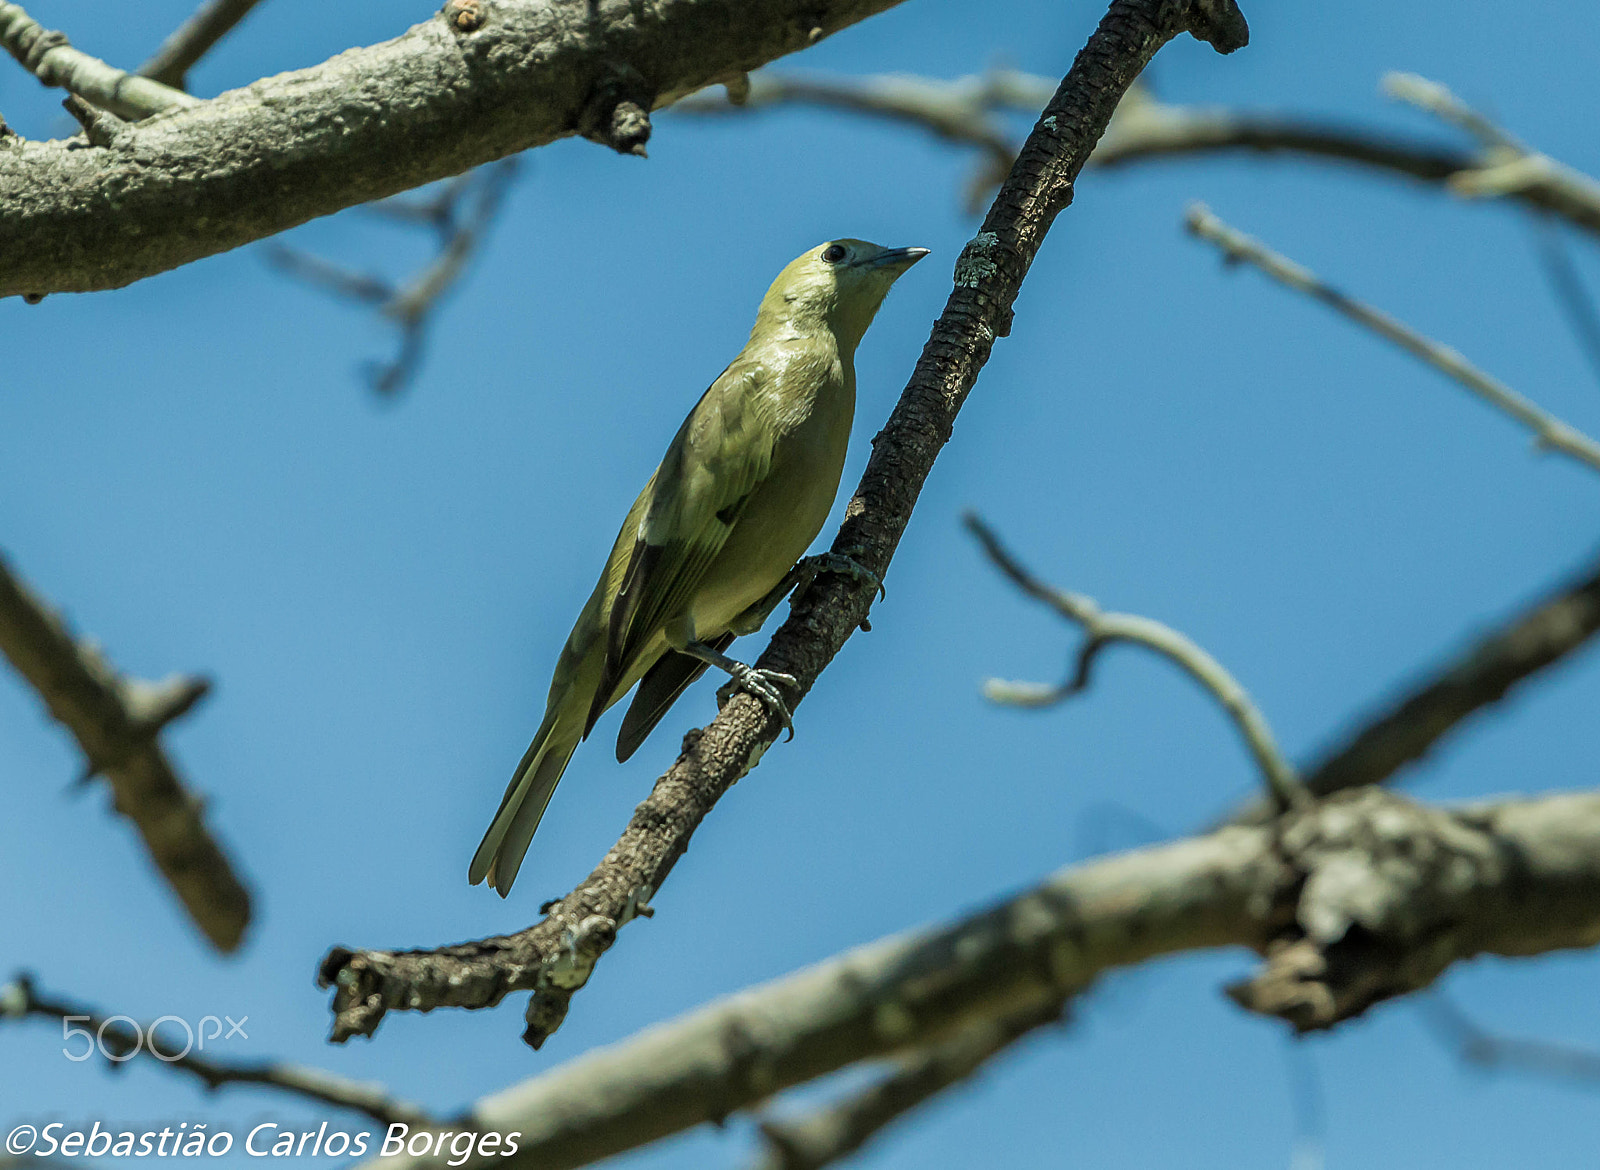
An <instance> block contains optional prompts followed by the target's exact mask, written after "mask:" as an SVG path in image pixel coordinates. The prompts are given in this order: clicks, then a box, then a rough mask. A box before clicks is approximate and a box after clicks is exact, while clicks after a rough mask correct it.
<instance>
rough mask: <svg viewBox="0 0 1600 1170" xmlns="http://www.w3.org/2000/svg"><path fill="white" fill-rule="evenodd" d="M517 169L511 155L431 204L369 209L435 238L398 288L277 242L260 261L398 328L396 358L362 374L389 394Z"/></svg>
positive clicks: (418, 350)
mask: <svg viewBox="0 0 1600 1170" xmlns="http://www.w3.org/2000/svg"><path fill="white" fill-rule="evenodd" d="M517 166H518V164H517V160H516V159H515V158H508V159H502V160H501V161H500V162H497V163H491V164H490V165H488V166H486V167H482V168H480V169H479V170H477V171H474V172H472V173H470V174H467V175H462V176H459V177H458V178H456V179H452V180H451V181H450V182H449V183H447V184H445V185H444V188H443V190H441V191H440V192H439V193H438V194H437V195H436V196H435V197H434V198H432V199H429V200H426V201H419V200H415V199H389V200H383V201H381V202H379V203H375V204H373V205H372V208H371V209H372V210H373V211H377V212H379V213H381V214H384V215H387V216H389V217H390V218H391V219H394V220H395V221H396V222H399V223H403V224H408V225H412V226H423V227H427V228H431V229H432V230H433V231H435V232H436V233H437V234H438V236H439V252H438V254H437V255H436V256H435V257H434V258H433V260H431V261H430V262H429V263H428V264H427V266H426V267H424V268H423V269H422V270H421V271H420V272H418V273H417V274H416V275H415V276H413V277H411V279H409V280H408V281H406V283H405V284H403V285H396V284H395V283H393V282H392V281H390V280H389V279H388V278H386V277H383V276H376V275H373V274H371V273H363V272H356V271H354V270H352V269H349V268H346V267H344V266H343V265H340V264H335V263H333V262H331V261H328V260H323V259H322V258H320V257H318V256H313V255H310V254H309V253H306V252H301V251H299V250H297V249H294V248H287V247H284V246H283V245H281V244H274V245H272V246H270V247H269V248H268V250H267V259H268V261H269V262H270V263H272V264H274V265H276V266H277V267H279V268H281V269H282V270H283V271H285V272H287V273H289V274H290V275H292V276H295V277H298V278H299V279H301V280H303V281H305V282H306V283H308V284H312V285H315V286H317V287H319V288H322V289H324V290H326V291H327V292H330V293H332V294H333V295H334V296H338V297H342V298H344V299H346V300H353V301H359V302H361V303H363V304H368V305H372V306H374V307H375V308H377V310H378V312H379V313H381V314H382V315H383V316H384V317H386V318H388V319H389V320H390V321H392V322H393V323H394V324H395V326H396V327H397V328H398V329H399V331H400V349H399V352H398V354H397V355H396V356H395V358H394V359H393V360H391V361H388V362H373V363H371V364H370V365H369V366H368V367H367V370H366V373H367V380H368V382H369V383H370V384H371V386H372V388H373V389H374V390H376V391H377V392H378V393H379V394H383V395H392V394H394V393H396V392H398V391H399V390H401V389H403V388H404V387H405V386H406V385H407V384H408V383H409V382H410V380H411V378H412V377H413V375H415V373H416V371H417V368H418V367H419V366H420V365H421V362H422V358H423V354H424V352H425V349H426V341H427V330H428V326H429V324H430V323H431V321H432V316H433V312H434V310H435V309H436V308H438V306H439V304H440V303H441V302H442V301H443V299H444V297H445V294H446V293H448V292H450V291H451V289H453V288H454V287H455V286H456V284H457V283H458V282H459V281H460V279H461V276H462V274H463V273H464V272H465V271H466V268H467V263H468V261H470V260H471V259H472V256H473V255H474V253H475V252H476V251H477V249H478V246H479V245H480V244H481V243H482V242H483V238H484V235H485V233H486V232H487V231H488V229H489V227H490V226H491V225H492V224H493V223H494V220H495V217H496V216H497V215H498V214H499V211H500V208H501V205H502V204H503V202H504V200H505V196H506V192H507V191H508V190H509V189H510V186H511V181H512V179H513V178H514V177H515V176H516V173H517Z"/></svg>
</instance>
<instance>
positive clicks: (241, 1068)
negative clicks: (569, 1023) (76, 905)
mask: <svg viewBox="0 0 1600 1170" xmlns="http://www.w3.org/2000/svg"><path fill="white" fill-rule="evenodd" d="M28 1016H38V1017H41V1018H43V1019H50V1020H61V1021H66V1020H71V1021H74V1022H81V1023H83V1024H84V1025H85V1026H86V1027H87V1029H88V1030H89V1032H90V1033H92V1034H93V1035H94V1037H95V1038H96V1041H97V1042H98V1046H99V1047H100V1048H101V1050H102V1051H103V1052H104V1054H105V1056H106V1059H108V1060H111V1061H114V1062H116V1063H121V1062H122V1061H125V1060H132V1059H134V1058H135V1057H140V1058H143V1059H145V1060H153V1061H155V1062H156V1063H157V1064H159V1065H162V1066H165V1067H166V1068H172V1069H177V1070H179V1071H180V1072H184V1073H187V1074H189V1075H190V1076H192V1077H194V1078H195V1079H197V1080H198V1081H200V1083H201V1084H203V1085H204V1086H205V1087H206V1088H207V1089H210V1090H212V1091H215V1090H217V1089H220V1088H223V1087H224V1086H227V1085H258V1086H263V1087H266V1088H271V1089H279V1090H282V1091H283V1092H285V1093H291V1094H294V1095H295V1096H297V1097H303V1098H305V1099H306V1100H310V1101H316V1102H318V1103H319V1104H323V1105H332V1106H335V1107H336V1108H339V1109H351V1110H354V1111H355V1112H357V1113H364V1114H366V1115H367V1116H368V1117H370V1118H372V1119H373V1120H374V1121H377V1122H381V1123H382V1124H384V1125H390V1124H393V1123H394V1122H397V1121H398V1122H402V1123H404V1124H406V1125H428V1124H430V1122H431V1119H430V1118H429V1116H428V1114H427V1113H425V1112H423V1110H421V1109H419V1108H418V1107H417V1106H415V1105H410V1104H408V1103H406V1102H404V1101H397V1100H396V1099H395V1098H393V1097H391V1096H390V1095H389V1094H388V1092H387V1091H385V1090H384V1089H383V1087H382V1086H380V1085H370V1084H362V1083H361V1082H359V1081H352V1080H349V1079H347V1078H345V1077H341V1076H339V1075H338V1074H336V1073H331V1072H327V1071H325V1070H323V1069H320V1068H309V1067H307V1066H305V1065H298V1064H282V1063H279V1062H277V1061H228V1060H216V1059H214V1058H212V1057H209V1056H204V1055H201V1054H200V1052H199V1051H198V1050H194V1048H193V1042H194V1036H193V1034H192V1033H186V1035H185V1044H184V1046H183V1047H181V1048H180V1047H178V1046H177V1045H176V1044H174V1043H172V1039H171V1037H170V1036H163V1035H162V1034H161V1031H160V1028H159V1027H158V1025H159V1024H160V1023H161V1021H160V1020H157V1021H156V1022H155V1023H154V1024H150V1025H147V1026H145V1027H139V1028H138V1031H137V1032H135V1031H134V1029H133V1028H130V1027H128V1025H126V1024H123V1023H120V1022H119V1020H121V1019H125V1018H126V1017H120V1016H111V1017H109V1018H107V1017H106V1016H104V1015H102V1014H101V1013H100V1012H97V1011H95V1010H93V1009H92V1008H89V1007H86V1006H85V1005H83V1004H79V1003H73V1002H72V1001H70V1000H63V999H56V998H54V997H51V996H44V995H40V994H39V992H38V991H37V990H36V989H35V988H34V985H33V980H32V979H31V978H30V977H29V976H27V975H25V974H24V975H19V976H17V978H16V979H14V980H13V981H12V982H10V983H8V984H6V985H5V986H3V987H0V1019H5V1018H7V1017H10V1018H12V1019H25V1018H26V1017H28ZM179 1022H180V1023H183V1024H184V1025H185V1027H186V1028H188V1027H189V1025H188V1023H187V1021H179ZM135 1027H137V1025H135ZM219 1028H220V1025H219ZM202 1044H203V1040H202Z"/></svg>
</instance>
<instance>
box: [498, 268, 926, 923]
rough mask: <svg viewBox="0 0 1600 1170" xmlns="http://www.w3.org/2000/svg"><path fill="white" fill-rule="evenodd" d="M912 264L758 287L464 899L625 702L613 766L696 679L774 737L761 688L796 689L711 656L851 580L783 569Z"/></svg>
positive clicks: (644, 505)
mask: <svg viewBox="0 0 1600 1170" xmlns="http://www.w3.org/2000/svg"><path fill="white" fill-rule="evenodd" d="M927 254H928V250H927V249H926V248H882V247H879V246H878V245H877V244H869V243H866V242H865V241H863V240H833V241H830V242H829V243H826V244H823V245H821V246H820V247H816V248H812V249H811V250H810V251H808V252H806V253H805V255H803V256H801V257H799V258H798V259H797V260H795V261H794V262H793V263H791V264H790V265H789V266H788V267H786V268H785V269H784V270H783V271H782V272H781V273H779V274H778V279H777V280H775V281H773V282H772V287H771V288H770V289H768V290H767V295H766V296H765V297H763V298H762V299H761V308H760V309H759V310H758V311H757V313H756V323H755V327H754V328H753V329H751V330H750V340H749V341H748V342H747V343H746V344H745V347H744V349H743V350H741V351H740V353H739V356H738V357H736V358H734V359H733V361H732V362H731V363H730V364H729V366H728V368H727V369H726V370H724V371H722V374H721V375H720V376H719V377H718V378H717V380H716V381H715V382H713V383H711V388H710V389H708V390H707V391H706V392H705V394H704V396H703V397H701V399H700V401H699V403H698V404H697V405H696V406H695V408H694V409H693V410H692V411H690V412H689V417H688V418H686V419H685V420H684V422H683V425H682V426H681V427H679V428H678V433H677V435H676V436H675V437H674V438H673V440H672V445H671V446H670V447H668V448H667V454H666V457H665V458H664V459H662V460H661V465H660V466H659V467H657V468H656V470H655V474H654V475H652V476H651V477H650V482H649V483H647V484H645V486H644V491H642V492H640V493H639V498H638V499H637V500H635V501H634V504H633V507H632V508H631V509H630V510H629V512H628V518H627V519H626V520H625V521H623V524H622V531H621V532H619V533H618V534H617V540H616V543H615V545H613V546H612V549H611V556H610V558H609V559H608V560H607V561H606V567H605V571H604V572H603V573H601V574H600V581H599V583H598V584H596V585H595V587H594V592H593V593H592V594H590V596H589V601H588V603H587V604H586V605H585V606H584V607H583V612H582V613H580V614H579V615H578V622H577V624H576V625H575V626H574V627H573V628H572V633H571V635H570V636H568V638H567V644H566V646H565V647H564V648H563V649H562V651H561V658H560V661H558V662H557V663H556V670H555V677H554V678H553V679H552V680H551V682H550V696H549V699H548V700H547V702H546V706H545V713H544V721H543V722H542V723H540V724H539V730H538V731H537V732H536V733H535V735H534V737H533V743H532V744H530V745H529V746H528V751H527V753H526V754H525V755H524V756H523V757H522V762H521V763H520V764H518V765H517V770H516V772H515V773H514V774H513V775H512V778H511V783H510V785H509V786H508V787H507V788H506V794H505V797H504V799H502V800H501V802H500V810H499V811H498V812H497V813H495V817H494V821H493V823H491V824H490V826H489V831H488V832H487V833H485V834H484V837H483V843H482V844H481V845H479V846H478V851H477V853H476V854H474V855H473V858H472V865H471V866H470V868H469V869H468V871H467V876H468V878H469V879H470V880H471V882H472V884H473V885H477V884H478V883H479V882H481V881H483V880H484V878H488V879H489V884H490V885H491V886H493V887H494V889H495V890H496V891H498V892H499V893H500V895H501V896H502V897H504V896H505V895H506V894H507V893H508V892H509V891H510V889H511V883H512V882H513V881H515V880H516V877H517V869H518V868H519V867H520V866H521V865H522V858H523V855H524V854H525V853H526V852H527V850H528V843H529V842H530V841H531V840H532V839H533V832H534V830H535V829H536V828H538V826H539V818H540V817H542V816H543V815H544V810H545V806H546V805H547V804H549V802H550V796H551V794H552V793H553V792H554V791H555V788H556V784H557V782H558V781H559V780H560V779H561V773H562V772H563V771H565V770H566V767H567V761H568V760H569V759H571V758H572V753H573V751H574V750H575V749H576V748H577V746H578V744H579V743H581V742H582V741H583V740H584V739H586V738H587V737H588V735H589V732H590V731H591V730H593V728H594V725H595V721H596V720H598V719H599V718H600V716H601V715H603V714H604V713H605V711H606V710H607V708H609V707H610V706H611V705H612V704H614V703H616V702H617V701H618V700H619V699H621V698H622V697H623V696H624V695H626V694H627V693H628V691H629V690H631V689H632V688H633V687H634V685H635V684H638V687H639V690H638V693H637V694H636V695H635V696H634V698H633V702H632V704H630V705H629V707H628V711H627V714H626V715H625V716H624V717H623V720H622V730H621V732H620V733H619V734H618V736H617V759H618V760H619V761H621V760H626V759H627V758H628V757H629V756H631V755H632V754H633V753H634V751H635V750H637V748H638V747H639V745H640V744H641V743H643V742H644V738H645V736H647V735H649V734H650V731H651V729H652V728H654V727H655V725H656V724H657V723H659V722H660V721H661V717H662V716H663V715H665V714H666V712H667V708H668V707H670V706H672V704H673V702H674V701H676V699H677V698H678V696H679V695H681V694H682V693H683V691H684V689H685V688H686V687H688V685H689V684H690V683H692V682H694V680H695V679H697V678H699V677H700V675H701V674H703V673H704V672H705V669H706V667H707V666H715V667H717V668H718V669H719V670H723V671H726V672H727V673H728V674H729V675H730V676H731V677H732V680H733V681H732V682H731V683H730V684H729V685H730V686H737V687H739V688H741V689H744V690H747V691H750V692H751V693H753V694H754V695H756V696H757V697H758V698H760V699H761V700H762V701H763V702H765V703H767V704H768V705H769V706H770V707H772V708H773V709H774V710H775V711H776V712H777V713H778V714H779V715H780V717H781V718H782V719H783V721H784V724H785V726H789V725H790V724H789V711H788V708H787V706H786V705H785V703H784V699H783V695H782V694H781V693H780V692H779V691H778V689H777V687H776V686H775V685H774V684H775V683H785V684H789V685H792V684H793V683H794V679H792V678H790V677H789V676H788V675H782V674H777V673H775V672H769V671H765V670H757V669H755V668H754V667H750V666H746V665H745V664H744V663H742V662H737V661H735V660H734V659H732V658H729V657H728V656H727V655H726V654H725V653H724V651H725V650H727V648H728V645H729V643H731V642H732V641H733V639H734V638H735V637H736V636H738V635H740V634H750V633H754V632H755V631H756V630H758V629H760V628H761V626H762V623H763V622H765V621H766V619H767V617H768V615H770V614H771V612H772V611H773V609H775V608H776V607H777V605H778V603H779V602H780V601H782V600H783V598H784V597H785V596H787V595H788V593H789V592H790V591H791V590H793V589H794V588H795V586H796V585H798V584H801V583H802V582H803V581H806V580H809V579H810V578H811V577H813V576H815V574H816V573H817V572H818V571H819V570H820V569H823V568H827V569H831V570H835V571H846V572H860V573H865V572H866V571H865V570H863V569H861V568H860V567H859V566H856V565H854V564H853V562H849V561H848V560H846V559H845V558H831V559H830V558H826V557H824V558H813V559H812V561H810V562H806V563H801V564H796V561H797V560H798V559H799V558H800V557H801V556H802V555H803V554H804V553H805V551H806V549H807V548H808V547H809V546H810V544H811V542H812V540H814V539H815V538H816V535H817V533H818V532H819V531H821V529H822V524H823V521H825V520H826V519H827V517H828V513H829V511H831V510H832V508H833V499H834V496H835V495H836V494H837V492H838V490H839V476H840V474H841V472H842V471H843V470H844V458H845V449H846V446H847V445H848V443H849V439H850V424H851V421H852V420H853V417H854V415H855V398H856V375H855V352H856V346H857V345H859V344H860V342H861V337H862V335H863V334H864V333H866V331H867V326H869V325H870V324H872V318H873V317H874V316H875V315H876V314H877V312H878V306H879V305H881V304H882V303H883V298H884V296H885V295H886V294H887V293H888V291H889V286H890V285H892V284H893V283H894V282H895V280H896V279H897V278H898V277H899V276H900V275H901V274H902V273H904V272H905V271H906V269H908V268H910V267H911V266H912V265H913V264H915V263H916V262H917V261H918V260H920V259H922V257H924V256H926V255H927ZM867 575H868V576H870V574H867Z"/></svg>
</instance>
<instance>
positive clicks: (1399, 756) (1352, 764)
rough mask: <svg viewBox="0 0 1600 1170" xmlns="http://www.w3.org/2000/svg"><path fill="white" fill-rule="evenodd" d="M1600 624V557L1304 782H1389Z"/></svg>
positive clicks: (1354, 734) (1249, 808)
mask: <svg viewBox="0 0 1600 1170" xmlns="http://www.w3.org/2000/svg"><path fill="white" fill-rule="evenodd" d="M1597 632H1600V561H1596V562H1595V563H1593V564H1590V565H1588V566H1586V567H1585V568H1584V569H1583V570H1582V571H1581V572H1579V573H1577V574H1575V575H1574V576H1573V577H1572V579H1571V580H1569V581H1567V582H1566V583H1564V584H1562V585H1561V586H1559V587H1558V588H1556V589H1555V590H1553V591H1551V592H1550V593H1548V594H1547V595H1545V596H1544V597H1541V598H1540V599H1539V600H1538V601H1536V602H1535V603H1534V604H1532V605H1530V606H1528V607H1527V608H1525V609H1522V610H1519V611H1518V612H1516V613H1515V614H1513V615H1511V617H1510V618H1509V619H1507V620H1506V621H1504V622H1502V623H1500V624H1498V625H1496V626H1495V627H1494V628H1493V629H1492V630H1490V631H1489V632H1488V633H1487V634H1485V635H1483V636H1482V637H1480V638H1478V639H1476V640H1475V641H1473V642H1472V643H1470V644H1469V645H1467V646H1466V647H1464V648H1463V649H1462V650H1461V651H1460V652H1458V653H1456V654H1454V655H1452V656H1450V657H1449V658H1446V659H1445V660H1444V661H1442V662H1440V663H1439V664H1438V665H1437V666H1435V667H1433V668H1432V669H1430V670H1428V671H1425V672H1424V673H1423V674H1422V676H1421V677H1420V678H1419V679H1418V680H1417V681H1416V682H1415V683H1413V684H1412V685H1410V686H1409V687H1406V688H1405V689H1404V690H1403V691H1402V692H1401V693H1400V694H1399V695H1397V696H1396V697H1395V698H1393V699H1392V700H1390V701H1389V702H1388V703H1386V704H1384V705H1382V706H1381V707H1379V708H1378V709H1377V710H1375V711H1373V712H1372V713H1371V714H1369V715H1368V716H1367V717H1366V718H1365V719H1363V720H1361V721H1360V722H1359V723H1358V724H1357V725H1356V727H1355V728H1354V729H1353V730H1352V731H1350V732H1349V733H1347V734H1346V735H1345V736H1344V737H1343V738H1342V739H1341V740H1340V741H1339V742H1338V743H1336V744H1334V745H1332V746H1330V747H1328V748H1327V749H1325V750H1324V751H1323V752H1322V753H1321V755H1320V757H1319V758H1317V759H1314V760H1313V761H1312V762H1311V763H1310V764H1308V765H1306V766H1305V767H1303V768H1302V769H1300V775H1301V776H1302V777H1303V779H1304V782H1305V786H1306V787H1307V788H1308V789H1309V790H1310V791H1311V792H1312V793H1313V794H1314V795H1317V796H1328V795H1331V794H1332V793H1335V792H1342V791H1344V790H1345V789H1349V788H1358V787H1361V786H1363V785H1367V784H1382V783H1384V782H1385V781H1387V780H1388V779H1389V778H1390V777H1392V776H1393V775H1394V774H1395V773H1396V772H1398V771H1399V770H1400V769H1401V768H1403V767H1405V766H1406V765H1407V764H1409V763H1411V762H1412V761H1414V760H1419V759H1421V758H1422V757H1423V756H1425V755H1426V754H1427V753H1428V752H1429V750H1431V749H1432V747H1433V745H1434V744H1436V743H1438V742H1439V740H1441V739H1443V738H1444V737H1445V736H1446V735H1448V734H1449V733H1450V732H1451V731H1453V730H1454V729H1455V728H1456V727H1457V725H1459V724H1460V723H1461V722H1463V721H1464V720H1466V719H1468V718H1470V717H1471V716H1472V715H1474V714H1475V713H1477V712H1478V711H1481V710H1483V708H1485V707H1488V706H1492V705H1493V704H1495V703H1498V702H1499V701H1500V700H1501V699H1503V698H1504V697H1505V696H1506V694H1507V693H1508V692H1509V691H1510V690H1511V689H1512V688H1513V687H1515V686H1517V685H1518V684H1520V683H1522V682H1524V681H1526V680H1527V679H1529V678H1531V677H1532V676H1533V675H1535V674H1537V673H1538V672H1539V671H1541V670H1544V669H1546V668H1547V667H1551V666H1554V665H1555V664H1556V663H1558V662H1560V661H1561V660H1562V659H1564V658H1566V657H1567V656H1568V655H1569V654H1572V653H1573V652H1575V651H1577V650H1578V649H1580V648H1581V647H1583V646H1584V645H1585V644H1587V643H1588V641H1589V640H1590V639H1591V638H1593V637H1594V635H1595V634H1596V633H1597ZM1274 813H1275V810H1274V809H1273V808H1272V807H1271V806H1270V805H1269V804H1268V803H1267V802H1266V801H1261V800H1256V801H1252V802H1250V803H1249V804H1246V805H1245V806H1244V807H1243V808H1242V809H1240V810H1239V811H1238V812H1236V813H1235V814H1233V816H1232V817H1230V818H1229V819H1230V820H1236V821H1239V822H1245V823H1261V822H1263V821H1265V820H1267V819H1269V818H1271V817H1272V816H1273V815H1274Z"/></svg>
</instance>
